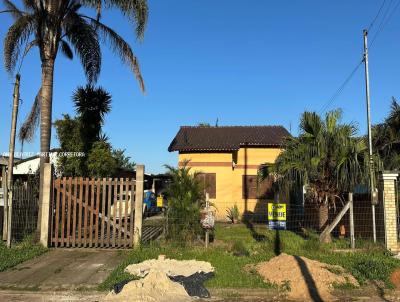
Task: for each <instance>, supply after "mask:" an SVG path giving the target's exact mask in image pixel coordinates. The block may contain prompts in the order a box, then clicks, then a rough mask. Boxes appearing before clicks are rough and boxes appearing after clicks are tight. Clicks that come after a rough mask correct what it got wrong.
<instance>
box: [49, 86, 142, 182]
mask: <svg viewBox="0 0 400 302" xmlns="http://www.w3.org/2000/svg"><path fill="white" fill-rule="evenodd" d="M72 99H73V102H74V105H75V111H76V114H77V115H76V117H70V116H69V115H68V114H66V115H64V116H63V118H62V119H59V120H56V121H55V123H54V125H55V128H56V131H57V137H58V139H59V141H60V152H61V153H63V152H77V153H78V152H79V153H81V154H82V156H60V157H59V160H58V162H57V172H58V173H60V174H61V175H63V176H83V177H111V176H114V174H115V173H116V171H118V169H133V168H134V166H135V163H134V162H132V161H131V160H130V157H128V156H126V155H125V150H121V149H113V148H112V146H111V144H110V143H109V140H108V138H107V136H106V135H105V134H104V133H103V132H102V127H103V125H104V119H105V116H106V114H107V113H109V112H110V110H111V101H112V99H111V95H110V94H109V93H108V92H107V91H105V90H104V89H103V88H101V87H99V88H95V87H93V86H91V85H87V86H86V87H78V89H77V90H76V91H75V93H74V95H73V98H72Z"/></svg>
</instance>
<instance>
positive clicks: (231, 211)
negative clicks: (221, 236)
mask: <svg viewBox="0 0 400 302" xmlns="http://www.w3.org/2000/svg"><path fill="white" fill-rule="evenodd" d="M226 218H227V219H228V220H229V221H230V222H232V223H236V222H237V221H238V220H239V209H238V207H237V205H234V206H233V207H230V208H228V209H227V210H226Z"/></svg>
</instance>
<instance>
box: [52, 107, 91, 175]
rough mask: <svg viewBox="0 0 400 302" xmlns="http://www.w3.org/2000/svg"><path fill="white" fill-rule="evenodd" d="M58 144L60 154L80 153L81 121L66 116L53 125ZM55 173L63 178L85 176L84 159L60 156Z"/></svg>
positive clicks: (81, 144) (81, 142) (81, 146)
mask: <svg viewBox="0 0 400 302" xmlns="http://www.w3.org/2000/svg"><path fill="white" fill-rule="evenodd" d="M54 126H55V128H56V132H57V137H58V140H59V142H60V152H63V153H64V152H82V150H83V148H84V141H83V140H82V137H81V131H80V129H81V120H80V119H78V118H71V117H70V116H69V115H68V114H64V115H63V119H60V120H56V121H55V123H54ZM56 168H57V172H58V173H59V174H61V175H63V176H87V173H86V172H87V167H86V163H85V159H84V158H83V157H78V156H60V157H59V158H58V161H57V167H56Z"/></svg>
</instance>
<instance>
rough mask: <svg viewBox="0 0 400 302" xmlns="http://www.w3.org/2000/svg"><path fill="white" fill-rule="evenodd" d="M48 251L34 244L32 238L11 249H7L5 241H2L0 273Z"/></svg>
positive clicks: (0, 245)
mask: <svg viewBox="0 0 400 302" xmlns="http://www.w3.org/2000/svg"><path fill="white" fill-rule="evenodd" d="M46 251H47V249H46V248H44V247H43V246H42V245H40V244H35V243H33V240H32V237H30V236H29V237H26V238H25V239H24V240H23V241H22V242H21V243H18V244H16V245H13V246H12V247H11V248H7V246H6V245H5V244H4V243H3V241H0V272H2V271H4V270H6V269H8V268H11V267H14V266H16V265H17V264H19V263H21V262H24V261H26V260H29V259H32V258H35V257H37V256H39V255H41V254H43V253H45V252H46Z"/></svg>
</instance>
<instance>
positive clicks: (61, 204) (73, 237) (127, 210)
mask: <svg viewBox="0 0 400 302" xmlns="http://www.w3.org/2000/svg"><path fill="white" fill-rule="evenodd" d="M135 189H136V183H135V180H133V179H123V178H119V179H117V178H113V179H112V178H107V179H106V178H102V179H89V178H62V179H60V178H57V179H55V180H54V181H53V198H52V201H53V202H52V222H51V223H52V227H51V243H52V246H54V247H101V248H102V247H112V248H121V247H122V248H124V247H125V248H127V247H132V245H133V232H134V217H135V215H134V209H135V204H134V203H135Z"/></svg>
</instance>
